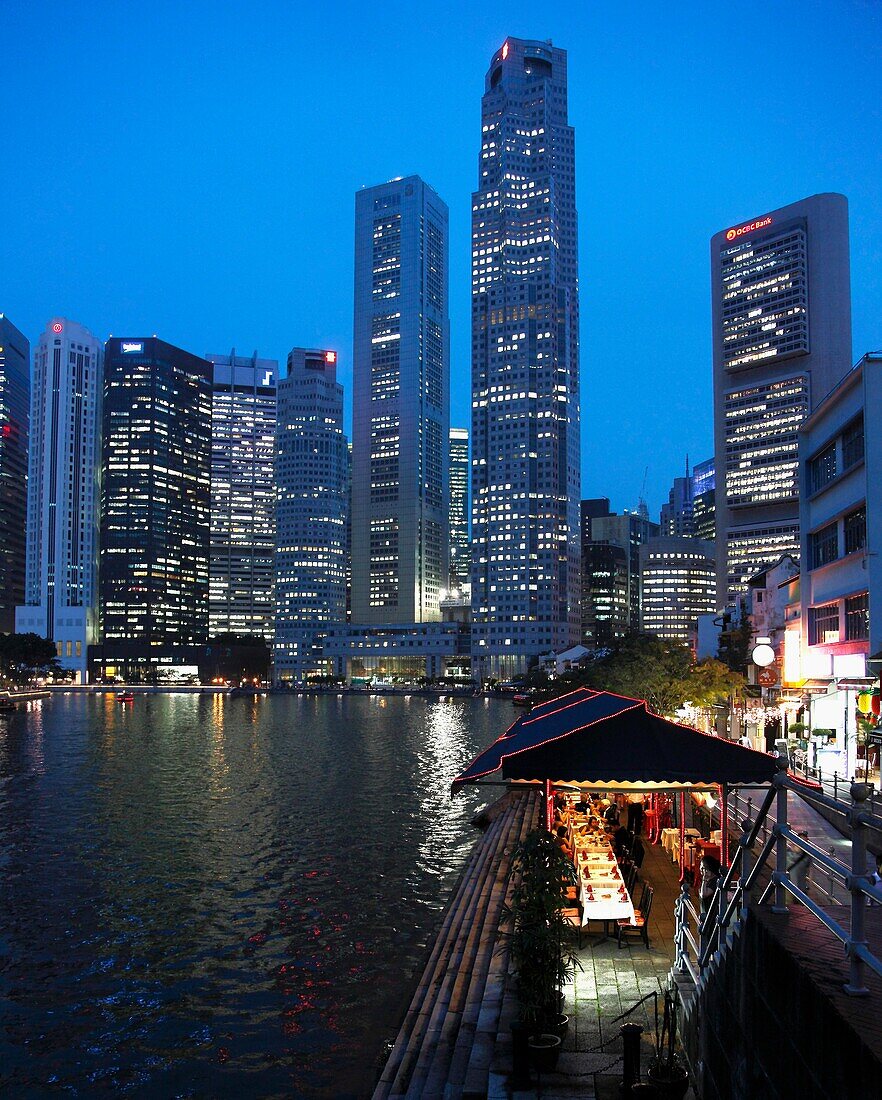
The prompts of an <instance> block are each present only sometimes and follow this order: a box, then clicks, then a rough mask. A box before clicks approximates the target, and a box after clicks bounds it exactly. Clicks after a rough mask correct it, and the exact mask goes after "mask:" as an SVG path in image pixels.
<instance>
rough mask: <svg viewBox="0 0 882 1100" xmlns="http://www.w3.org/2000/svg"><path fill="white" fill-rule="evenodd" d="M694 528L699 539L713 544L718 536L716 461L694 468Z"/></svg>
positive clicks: (700, 464)
mask: <svg viewBox="0 0 882 1100" xmlns="http://www.w3.org/2000/svg"><path fill="white" fill-rule="evenodd" d="M692 526H693V529H694V530H693V533H694V535H695V537H696V538H697V539H704V540H705V541H706V542H713V541H714V537H715V534H716V474H715V470H714V460H713V459H712V458H707V459H705V461H704V462H698V463H696V465H695V466H693V467H692Z"/></svg>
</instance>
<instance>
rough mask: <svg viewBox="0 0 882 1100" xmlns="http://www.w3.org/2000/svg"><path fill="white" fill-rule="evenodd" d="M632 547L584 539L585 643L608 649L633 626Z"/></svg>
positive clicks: (583, 605) (583, 625) (583, 596)
mask: <svg viewBox="0 0 882 1100" xmlns="http://www.w3.org/2000/svg"><path fill="white" fill-rule="evenodd" d="M630 625H631V622H630V599H629V594H628V551H627V550H625V549H624V548H623V547H621V546H616V545H615V544H614V543H611V542H593V541H590V540H589V541H586V542H583V543H582V644H583V645H585V646H587V647H588V648H589V649H594V650H598V649H606V648H608V647H609V646H612V645H614V644H615V643H616V642H618V641H621V639H622V638H624V637H625V635H626V634H627V633H628V630H629V629H630Z"/></svg>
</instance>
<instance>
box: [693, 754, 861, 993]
mask: <svg viewBox="0 0 882 1100" xmlns="http://www.w3.org/2000/svg"><path fill="white" fill-rule="evenodd" d="M786 768H787V761H786V759H783V760H782V765H781V770H780V771H779V773H778V775H777V776H776V778H775V781H774V783H773V785H772V786H771V787H770V788H769V790H768V791H767V792H766V793H765V797H764V799H763V802H762V805H761V806H760V808H759V811H758V812H757V815H756V817H755V818H754V817H752V816H751V814H752V799H751V798H750V797H748V798H747V799H746V800H745V802H746V810H747V813H746V815H745V817H744V819H743V821H742V822H741V836H740V838H739V840H738V843H737V847H736V851H735V855H734V858H733V859H732V863H731V865H730V866H729V868H728V869H727V870H726V872H725V874H724V875H723V876H722V879H721V881H720V883H719V885H718V887H717V890H716V892H715V894H714V896H713V897H712V898H709V899H705V903H704V904H703V905H702V911H701V912H699V911H698V910H697V909H696V907H695V905H694V904H693V902H692V899H691V897H690V887H689V883H688V882H686V881H684V882H683V885H682V887H681V892H680V896H679V898H678V899H677V902H676V906H675V918H676V959H675V964H674V965H675V968H676V969H677V970H678V971H679V972H680V973H681V974H688V975H689V976H690V978H691V979H692V980H693V982H695V984H696V985H698V984H700V983H701V981H702V979H703V973H704V971H705V969H706V967H707V965H708V963H709V962H710V961H711V959H712V958H713V957H714V955H715V954H716V953H717V952H718V951H720V950H721V949H722V948H723V947H724V945H725V943H726V938H727V936H728V934H729V933H730V931H734V930H735V929H736V928H737V927H738V926H739V924H740V922H741V921H742V920H743V919H744V917H745V916H746V913H747V910H748V907H749V906H750V905H752V904H763V903H764V902H765V901H766V900H767V899H771V901H772V912H773V913H786V912H787V911H788V909H787V901H788V897H790V898H793V899H795V900H796V901H798V902H800V903H801V904H802V905H804V906H805V908H806V910H807V911H808V912H809V913H811V914H812V916H813V917H815V919H816V920H818V921H820V923H821V924H822V925H824V927H825V928H827V930H828V931H829V932H830V933H831V935H832V936H833V937H835V938H836V939H837V940H839V942H840V943H842V944H843V946H844V948H845V953H846V956H847V957H848V966H849V973H848V982H847V983H846V985H845V991H846V992H847V993H850V994H853V995H863V994H866V993H867V992H868V990H867V987H866V983H865V980H864V975H865V968H866V967H869V968H870V970H872V971H873V972H874V973H876V974H878V975H880V976H882V960H880V959H879V958H877V956H876V955H874V954H873V953H872V952H871V951H870V949H869V947H868V945H867V940H866V934H865V917H866V910H867V905H868V903H875V904H880V905H882V886H879V885H874V884H873V882H872V880H871V876H870V874H869V872H868V868H867V833H868V831H869V829H871V828H873V829H880V830H882V819H880V818H878V817H876V816H875V815H874V814H873V813H872V811H871V803H870V798H869V796H870V789H869V786H868V785H867V784H865V783H852V784H851V787H850V788H849V794H850V801H849V802H845V801H843V800H841V799H835V798H833V797H831V796H830V795H828V794H826V793H825V792H824V791H823V790H818V789H809V788H806V787H804V786H803V785H802V784H800V783H798V782H796V781H794V780H793V779H792V778H790V777H788V775H787V773H786ZM788 791H793V792H794V793H795V794H797V795H798V796H799V797H800V798H803V799H805V800H806V802H808V803H809V804H810V805H814V806H822V807H825V808H826V809H827V810H830V811H833V812H834V813H837V814H842V815H843V817H844V818H845V820H846V821H847V823H848V824H849V826H850V831H851V859H850V861H849V863H845V862H843V861H842V860H841V859H838V858H837V857H836V855H835V854H834V850H833V849H828V850H827V851H824V850H823V849H822V848H820V847H818V846H817V845H815V844H813V843H812V842H811V841H809V840H808V839H806V838H805V837H802V836H800V835H799V834H798V833H797V832H794V831H793V830H792V829H791V828H790V826H789V824H788V821H787V794H788ZM734 805H735V808H736V810H737V807H738V798H737V797H736V798H735V799H734ZM773 806H774V807H775V816H774V818H772V817H771V812H772V808H773ZM793 849H798V850H799V851H801V852H804V853H805V854H806V855H807V856H808V859H809V864H810V871H809V873H810V874H811V872H814V873H815V874H814V878H813V882H814V884H815V885H817V883H818V880H819V878H822V877H823V878H826V880H827V891H826V892H827V894H828V896H829V898H830V899H831V900H832V901H833V904H829V903H828V906H827V908H831V909H832V908H834V906H839V913H837V916H840V915H841V916H844V912H843V909H844V906H843V905H842V903H841V902H840V901H839V899H838V898H836V899H834V896H835V894H836V890H837V886H838V887H839V888H840V891H841V894H842V898H843V899H844V902H845V905H848V907H849V909H850V916H851V922H850V927H848V928H846V927H844V926H843V924H842V923H840V920H837V919H836V917H834V916H833V915H831V913H830V912H828V911H827V909H825V908H822V907H821V905H819V904H818V903H817V902H816V901H815V900H814V899H813V898H812V897H810V896H809V894H808V893H807V892H806V890H805V889H803V886H801V885H800V884H799V882H797V881H794V879H793V877H792V876H791V874H790V870H789V869H788V850H793ZM801 881H802V877H801V876H800V882H801Z"/></svg>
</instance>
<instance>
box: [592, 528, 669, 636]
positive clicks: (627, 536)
mask: <svg viewBox="0 0 882 1100" xmlns="http://www.w3.org/2000/svg"><path fill="white" fill-rule="evenodd" d="M658 533H659V527H658V524H657V523H653V522H652V520H651V519H650V518H649V516H648V515H647V514H646V513H645V511H644V510H643V509H641V511H639V512H623V513H622V515H618V514H616V513H615V512H613V513H612V514H610V515H605V516H604V515H599V516H595V517H594V518H593V519H592V520H591V540H592V541H594V542H605V543H609V544H610V545H612V546H620V547H621V548H622V549H623V550H624V551H625V552H626V553H627V555H628V626H629V629H630V630H640V547H641V546H642V545H643V544H644V543H645V542H646V541H647V540H648V539H651V538H655V537H656V536H657V535H658Z"/></svg>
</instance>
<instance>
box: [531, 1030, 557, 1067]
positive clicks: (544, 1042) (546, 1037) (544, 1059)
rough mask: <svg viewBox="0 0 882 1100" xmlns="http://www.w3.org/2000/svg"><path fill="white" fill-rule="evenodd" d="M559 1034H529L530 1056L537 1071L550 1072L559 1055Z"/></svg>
mask: <svg viewBox="0 0 882 1100" xmlns="http://www.w3.org/2000/svg"><path fill="white" fill-rule="evenodd" d="M560 1047H561V1041H560V1036H558V1035H550V1034H548V1033H547V1032H543V1033H542V1034H541V1035H531V1036H530V1058H531V1059H532V1061H533V1066H534V1067H535V1069H536V1072H537V1073H551V1072H552V1071H553V1070H554V1068H555V1066H556V1065H557V1060H558V1058H559V1057H560Z"/></svg>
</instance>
